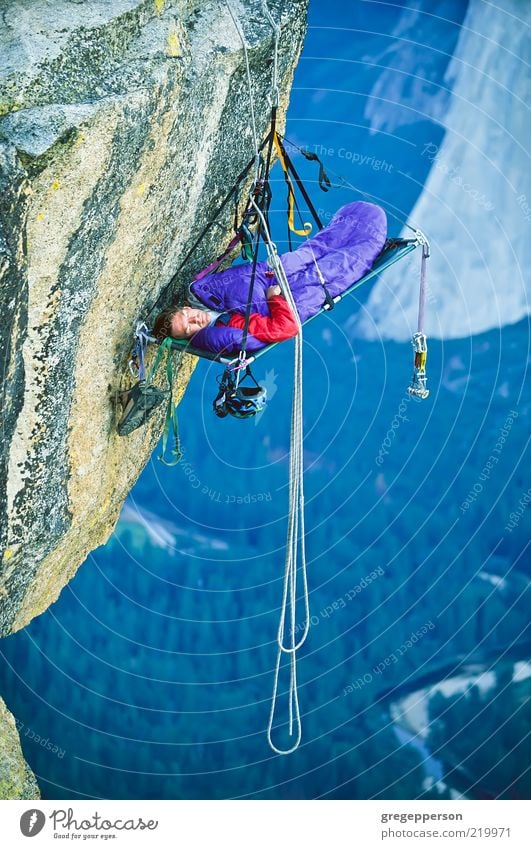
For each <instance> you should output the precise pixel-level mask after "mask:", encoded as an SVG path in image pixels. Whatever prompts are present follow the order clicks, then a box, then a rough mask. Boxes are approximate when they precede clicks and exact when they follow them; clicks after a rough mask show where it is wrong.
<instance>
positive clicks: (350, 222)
mask: <svg viewBox="0 0 531 849" xmlns="http://www.w3.org/2000/svg"><path fill="white" fill-rule="evenodd" d="M386 236H387V220H386V217H385V212H384V211H383V209H381V208H380V207H379V206H376V205H375V204H372V203H365V202H363V201H357V202H356V203H349V204H347V205H346V206H343V207H341V209H339V210H338V211H337V212H336V214H335V215H334V217H333V218H332V220H331V221H330V224H329V225H328V226H327V227H325V228H324V229H323V230H321V231H320V232H319V233H317V234H316V235H315V236H313V237H312V238H311V239H307V240H306V241H305V242H304V243H303V244H302V245H300V247H298V248H297V249H296V250H295V251H291V252H288V253H285V254H282V256H281V257H280V259H281V261H282V265H283V266H284V269H285V271H286V275H287V278H288V281H289V284H290V287H291V291H292V293H293V297H294V300H295V303H296V304H297V310H298V313H299V316H300V319H301V322H304V321H306V319H307V318H310V317H311V316H312V315H315V314H316V313H317V312H319V310H320V309H321V307H322V306H323V304H324V302H325V295H324V290H323V287H322V285H321V283H320V281H319V277H318V276H317V272H316V268H315V263H314V257H315V260H316V261H317V263H318V265H319V268H320V270H321V274H322V275H323V277H324V279H325V282H326V286H327V288H328V291H329V292H330V294H331V295H332V297H335V296H336V295H339V294H340V293H341V292H343V291H344V290H345V289H348V287H349V286H351V285H352V284H353V283H355V282H356V281H357V280H359V279H360V278H361V277H363V275H364V274H365V273H366V272H367V271H369V269H370V268H371V266H372V264H373V262H374V260H375V259H376V257H377V256H378V254H379V253H380V251H381V250H382V248H383V246H384V243H385V239H386ZM267 271H269V267H268V264H267V261H264V262H259V263H258V264H257V267H256V278H255V283H254V291H253V300H252V306H251V312H252V313H261V315H269V308H268V304H267V299H266V295H265V293H266V289H267V288H268V287H269V286H271V285H272V284H273V283H275V280H272V279H271V277H268V276H266V272H267ZM250 279H251V264H250V263H249V264H245V265H233V266H232V267H231V268H228V269H226V271H219V272H217V273H215V274H209V275H207V276H205V277H203V278H201V279H200V280H196V281H195V282H194V283H192V285H191V290H192V292H193V293H194V295H195V296H196V297H197V298H199V300H200V301H201V302H202V303H203V304H205V306H207V307H210V308H211V309H214V310H218V311H221V312H225V311H229V312H239V313H242V314H243V313H245V307H246V305H247V298H248V294H249V284H250ZM242 337H243V331H242V330H241V329H240V328H237V327H227V326H219V327H215V326H214V327H204V328H203V329H202V330H199V331H198V333H196V334H195V335H194V336H193V337H192V340H191V341H192V345H193V346H194V347H196V348H202V349H203V350H206V351H211V352H213V353H221V352H224V353H237V352H238V351H239V350H240V347H241V342H242ZM266 344H267V343H266V342H260V341H259V340H258V339H256V338H255V337H254V336H251V334H249V336H248V337H247V351H249V352H251V351H257V350H258V349H259V348H263V347H265V345H266Z"/></svg>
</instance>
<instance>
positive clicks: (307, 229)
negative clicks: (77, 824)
mask: <svg viewBox="0 0 531 849" xmlns="http://www.w3.org/2000/svg"><path fill="white" fill-rule="evenodd" d="M274 143H275V148H276V151H277V154H278V158H279V161H280V164H281V166H282V171H283V172H284V180H285V181H286V186H287V188H288V227H289V229H290V230H291V232H292V233H295V235H296V236H309V235H310V233H311V232H312V225H311V224H310V223H308V222H306V221H305V222H304V223H303V229H302V230H297V228H296V227H295V222H294V206H295V192H294V191H293V184H292V182H291V177H290V174H289V171H288V166H287V164H286V160H285V158H284V154H285V151H284V150H283V148H282V144H281V143H280V141H279V139H278V136H277V134H276V133H275V137H274Z"/></svg>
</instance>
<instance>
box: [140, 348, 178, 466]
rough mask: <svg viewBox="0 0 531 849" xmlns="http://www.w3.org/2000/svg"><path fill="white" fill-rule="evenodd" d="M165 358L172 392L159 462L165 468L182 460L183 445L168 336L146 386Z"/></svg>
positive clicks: (150, 371) (151, 369)
mask: <svg viewBox="0 0 531 849" xmlns="http://www.w3.org/2000/svg"><path fill="white" fill-rule="evenodd" d="M164 356H166V378H167V381H168V387H169V390H170V393H169V398H168V404H167V406H166V417H165V419H164V430H163V433H162V451H161V453H160V455H159V460H160V461H161V463H164V465H165V466H176V465H177V463H179V462H180V460H181V459H182V451H181V445H180V441H179V426H178V422H177V408H176V406H175V404H174V403H173V364H172V340H171V337H170V336H167V337H166V338H165V339H163V341H162V342H161V343H160V345H159V349H158V351H157V355H156V357H155V359H154V361H153V364H152V366H151V368H150V370H149V373H148V374H147V377H146V385H149V384H150V383H151V381H152V380H153V378H154V376H155V374H156V372H157V369H158V368H159V366H160V364H161V362H162V360H163V358H164ZM172 430H173V439H174V444H173V447H172V449H171V451H170V459H166V457H165V454H166V449H167V446H168V440H169V436H170V431H172Z"/></svg>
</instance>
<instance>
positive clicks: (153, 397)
mask: <svg viewBox="0 0 531 849" xmlns="http://www.w3.org/2000/svg"><path fill="white" fill-rule="evenodd" d="M168 396H169V391H168V390H166V391H164V390H163V389H159V388H158V386H152V385H151V384H148V385H146V384H145V383H137V384H136V386H133V388H132V389H129V390H128V391H127V392H126V393H124V395H123V396H122V404H123V413H122V417H121V419H120V421H119V422H118V424H117V426H116V430H117V431H118V435H119V436H128V435H129V434H130V433H132V432H133V431H134V430H136V429H137V428H138V427H141V426H142V425H144V424H145V423H146V422H147V420H148V419H149V417H150V416H151V414H152V413H153V412H154V411H155V410H156V409H157V407H159V406H160V405H161V404H162V403H163V402H164V401H166V400H167V398H168Z"/></svg>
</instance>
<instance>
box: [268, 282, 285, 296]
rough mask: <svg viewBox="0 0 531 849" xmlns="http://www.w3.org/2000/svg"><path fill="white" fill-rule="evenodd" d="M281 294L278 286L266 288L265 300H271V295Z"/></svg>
mask: <svg viewBox="0 0 531 849" xmlns="http://www.w3.org/2000/svg"><path fill="white" fill-rule="evenodd" d="M281 294H282V292H281V290H280V286H279V285H278V284H275V285H274V286H268V288H267V289H266V298H268V299H269V298H272V297H273V295H281Z"/></svg>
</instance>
